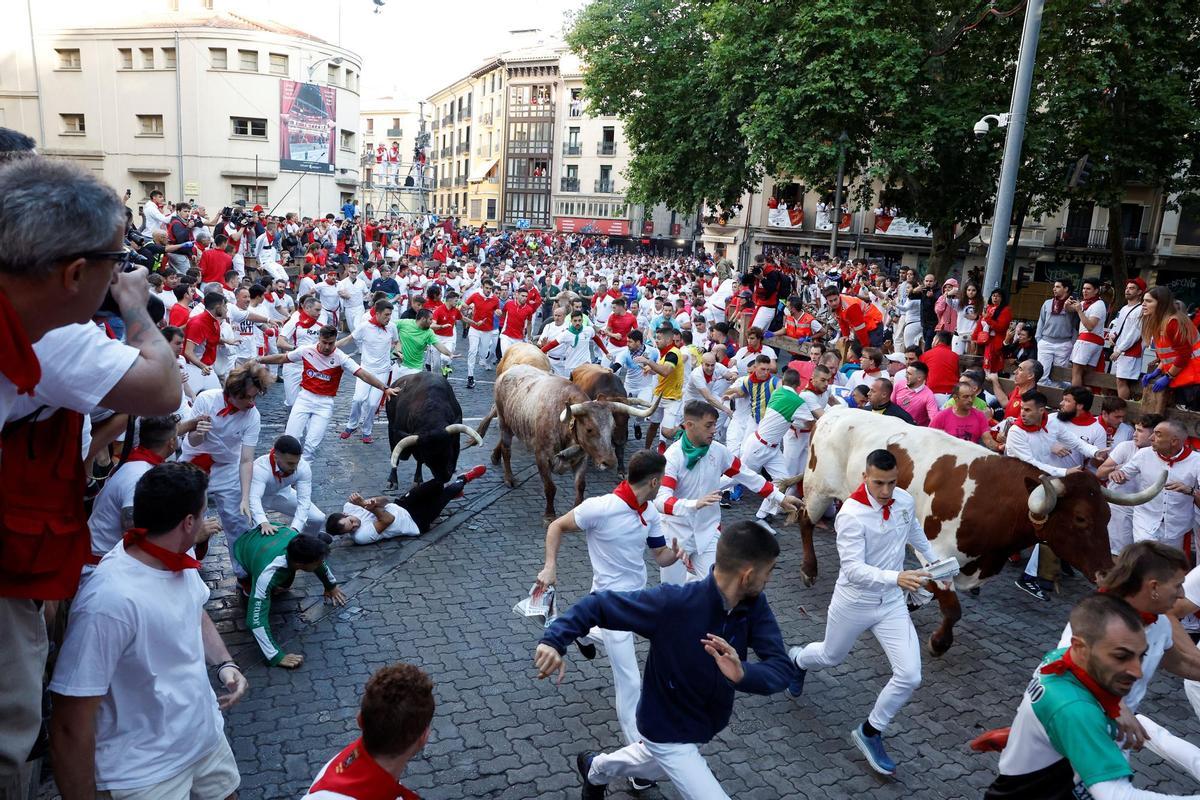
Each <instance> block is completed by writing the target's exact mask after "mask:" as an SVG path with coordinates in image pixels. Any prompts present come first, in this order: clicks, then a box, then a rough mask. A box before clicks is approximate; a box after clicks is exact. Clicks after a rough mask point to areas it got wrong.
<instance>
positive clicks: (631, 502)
mask: <svg viewBox="0 0 1200 800" xmlns="http://www.w3.org/2000/svg"><path fill="white" fill-rule="evenodd" d="M613 494H615V495H616V496H617V497H619V498H621V499H622V500H624V501H625V505H627V506H629V507H630V508H632V509H633V510H634V511H636V512H637V515H638V519H639V520H641V521H642V524H643V525H645V524H646V518H645V517H643V516H642V514H643V513H644V512H645V511H646V506H648V505H649V503H638V501H637V496H636V495H635V494H634V493H633V487H632V486H630V485H629V481H621V482H620V483H618V484H617V488H616V489H614V490H613Z"/></svg>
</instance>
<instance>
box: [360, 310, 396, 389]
mask: <svg viewBox="0 0 1200 800" xmlns="http://www.w3.org/2000/svg"><path fill="white" fill-rule="evenodd" d="M354 341H356V342H357V343H358V358H359V363H360V364H361V366H362V368H363V369H365V370H366V371H367V372H372V373H375V374H376V375H379V374H381V373H384V372H386V371H387V370H388V369H390V367H391V364H392V348H393V347H395V346H396V343H397V342H399V341H400V334H399V332H398V331H397V330H396V326H395V325H385V326H384V327H382V328H381V327H379V326H378V325H376V324H375V323H374V322H372V321H371V316H370V312H367V313H366V314H364V315H363V318H362V320H361V321H360V322H359V323H358V327H357V328H355V329H354Z"/></svg>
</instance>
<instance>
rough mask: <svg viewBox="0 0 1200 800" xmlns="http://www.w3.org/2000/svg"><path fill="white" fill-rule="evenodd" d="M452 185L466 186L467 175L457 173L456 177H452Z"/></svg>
mask: <svg viewBox="0 0 1200 800" xmlns="http://www.w3.org/2000/svg"><path fill="white" fill-rule="evenodd" d="M454 185H455V186H466V185H467V176H466V175H459V176H458V177H457V178H455V179H454Z"/></svg>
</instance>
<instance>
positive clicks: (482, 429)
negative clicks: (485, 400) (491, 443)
mask: <svg viewBox="0 0 1200 800" xmlns="http://www.w3.org/2000/svg"><path fill="white" fill-rule="evenodd" d="M495 418H496V404H495V403H492V407H491V408H490V409H488V413H487V415H486V416H484V418H483V419H481V420H479V427H478V428H476V429H475V430H476V431H478V432H479V437H480V438H483V437H484V436H487V432H488V426H489V425H491V424H492V420H493V419H495Z"/></svg>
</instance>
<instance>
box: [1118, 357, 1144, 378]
mask: <svg viewBox="0 0 1200 800" xmlns="http://www.w3.org/2000/svg"><path fill="white" fill-rule="evenodd" d="M1112 371H1113V375H1115V376H1116V377H1118V378H1121V379H1122V380H1126V381H1136V380H1137V379H1138V378H1140V377H1142V372H1144V371H1145V369H1144V367H1143V364H1142V357H1141V356H1118V357H1117V358H1115V359H1113V366H1112Z"/></svg>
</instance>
